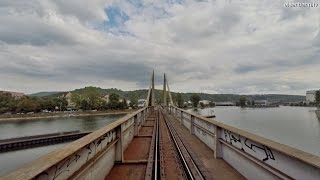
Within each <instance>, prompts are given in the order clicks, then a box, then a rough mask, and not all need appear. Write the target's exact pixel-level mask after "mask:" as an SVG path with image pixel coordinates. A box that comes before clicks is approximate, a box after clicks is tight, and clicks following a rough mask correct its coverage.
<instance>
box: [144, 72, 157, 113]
mask: <svg viewBox="0 0 320 180" xmlns="http://www.w3.org/2000/svg"><path fill="white" fill-rule="evenodd" d="M154 105H155V91H154V71H153V72H152V76H151V84H150V86H149V91H148V96H147V99H146V103H145V106H146V107H147V106H154Z"/></svg>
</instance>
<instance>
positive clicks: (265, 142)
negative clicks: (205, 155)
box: [169, 106, 320, 180]
mask: <svg viewBox="0 0 320 180" xmlns="http://www.w3.org/2000/svg"><path fill="white" fill-rule="evenodd" d="M169 112H170V114H172V115H173V116H175V117H176V118H177V119H178V120H179V121H180V123H181V124H182V125H184V126H185V127H186V128H188V129H189V130H190V133H191V134H194V135H195V136H196V137H197V138H199V139H200V140H201V141H202V142H203V143H205V144H206V145H207V146H208V147H209V148H211V149H212V150H213V151H214V156H215V158H222V159H224V160H225V161H226V162H228V163H229V164H230V165H231V166H233V167H234V168H235V169H236V170H237V171H239V172H240V173H241V174H242V175H243V176H244V177H246V178H247V179H309V180H311V179H319V177H320V157H318V156H316V155H312V154H309V153H306V152H303V151H300V150H297V149H294V148H292V147H289V146H286V145H283V144H280V143H277V142H274V141H272V140H269V139H266V138H263V137H260V136H257V135H254V134H252V133H249V132H246V131H243V130H241V129H238V128H235V127H232V126H229V125H226V124H223V123H221V122H218V121H215V120H212V119H208V118H205V117H201V116H199V115H196V114H193V113H190V112H188V111H186V110H183V109H180V108H177V107H175V106H169Z"/></svg>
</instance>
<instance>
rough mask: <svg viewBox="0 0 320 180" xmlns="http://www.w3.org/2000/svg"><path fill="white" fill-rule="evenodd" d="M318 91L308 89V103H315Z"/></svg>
mask: <svg viewBox="0 0 320 180" xmlns="http://www.w3.org/2000/svg"><path fill="white" fill-rule="evenodd" d="M316 92H317V90H313V91H307V93H306V101H307V103H314V102H315V101H316Z"/></svg>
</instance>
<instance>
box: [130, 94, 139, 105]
mask: <svg viewBox="0 0 320 180" xmlns="http://www.w3.org/2000/svg"><path fill="white" fill-rule="evenodd" d="M129 105H130V107H132V108H133V107H135V106H137V105H138V98H137V97H136V96H135V95H134V96H132V97H131V98H130V104H129Z"/></svg>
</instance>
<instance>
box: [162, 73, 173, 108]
mask: <svg viewBox="0 0 320 180" xmlns="http://www.w3.org/2000/svg"><path fill="white" fill-rule="evenodd" d="M167 89H168V90H167ZM167 95H168V96H169V103H168V102H167ZM162 98H163V104H164V105H165V106H167V105H169V104H171V105H173V100H172V96H171V92H170V88H169V84H168V80H167V78H166V74H165V73H164V75H163V93H162Z"/></svg>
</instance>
